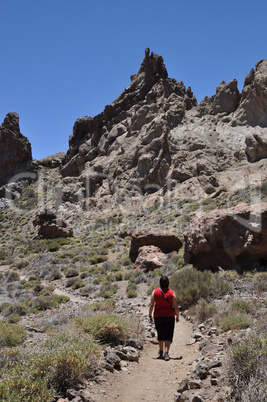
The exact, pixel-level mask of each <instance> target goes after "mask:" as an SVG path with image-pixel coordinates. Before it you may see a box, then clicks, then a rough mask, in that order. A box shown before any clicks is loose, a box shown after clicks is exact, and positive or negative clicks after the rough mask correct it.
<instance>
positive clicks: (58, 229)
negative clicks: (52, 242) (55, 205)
mask: <svg viewBox="0 0 267 402" xmlns="http://www.w3.org/2000/svg"><path fill="white" fill-rule="evenodd" d="M33 225H34V226H39V229H38V237H39V238H40V239H56V238H58V237H72V236H73V230H72V228H70V227H68V226H67V223H66V222H64V221H63V220H62V219H60V218H58V217H57V216H56V214H55V213H54V212H50V211H46V210H45V211H42V212H40V213H39V214H38V216H37V217H36V218H35V219H34V221H33Z"/></svg>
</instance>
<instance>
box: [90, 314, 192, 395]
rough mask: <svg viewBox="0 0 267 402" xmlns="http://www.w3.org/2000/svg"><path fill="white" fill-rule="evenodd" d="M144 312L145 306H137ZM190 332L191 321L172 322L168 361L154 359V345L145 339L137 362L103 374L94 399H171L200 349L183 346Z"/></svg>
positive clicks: (156, 349) (155, 352) (188, 338)
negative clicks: (173, 326) (173, 328)
mask: <svg viewBox="0 0 267 402" xmlns="http://www.w3.org/2000/svg"><path fill="white" fill-rule="evenodd" d="M141 313H142V314H144V315H146V314H147V313H148V307H147V308H144V307H143V308H141ZM191 335H192V324H191V323H189V322H188V321H186V320H185V319H184V318H183V317H181V316H180V321H179V322H178V323H176V324H175V330H174V339H173V343H172V345H171V349H170V360H169V361H165V360H159V359H157V354H158V346H157V344H152V343H151V342H149V341H148V342H145V345H144V350H142V351H141V357H140V359H139V362H138V363H129V365H128V367H127V371H114V372H113V373H109V374H107V377H106V381H105V382H104V383H102V384H101V385H98V392H97V394H95V393H93V394H94V397H95V400H96V401H98V400H103V399H104V400H105V401H108V402H113V401H117V402H136V401H138V402H139V401H145V402H151V401H166V402H169V401H173V398H174V393H175V392H176V389H177V386H178V383H179V382H180V381H181V380H183V379H184V378H185V377H186V376H187V372H188V371H189V366H190V365H191V364H192V361H193V360H195V359H196V358H197V357H198V356H199V355H200V352H199V351H198V345H197V344H193V345H187V343H188V341H189V340H190V339H191Z"/></svg>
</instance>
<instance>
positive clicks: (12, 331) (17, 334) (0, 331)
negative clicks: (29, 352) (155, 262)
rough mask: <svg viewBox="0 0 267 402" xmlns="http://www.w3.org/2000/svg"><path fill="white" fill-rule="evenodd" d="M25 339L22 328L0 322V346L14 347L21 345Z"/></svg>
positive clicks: (25, 335)
mask: <svg viewBox="0 0 267 402" xmlns="http://www.w3.org/2000/svg"><path fill="white" fill-rule="evenodd" d="M26 338H27V334H26V331H25V329H24V328H22V327H21V326H20V325H15V324H9V323H7V322H6V321H4V320H2V321H0V346H1V347H3V346H9V347H14V346H18V345H21V344H22V343H23V342H24V341H25V340H26Z"/></svg>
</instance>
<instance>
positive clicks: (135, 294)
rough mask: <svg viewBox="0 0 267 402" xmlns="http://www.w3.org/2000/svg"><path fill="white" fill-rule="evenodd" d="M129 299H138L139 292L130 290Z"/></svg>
mask: <svg viewBox="0 0 267 402" xmlns="http://www.w3.org/2000/svg"><path fill="white" fill-rule="evenodd" d="M127 297H128V298H129V299H133V298H134V297H137V292H136V290H134V289H129V290H128V292H127Z"/></svg>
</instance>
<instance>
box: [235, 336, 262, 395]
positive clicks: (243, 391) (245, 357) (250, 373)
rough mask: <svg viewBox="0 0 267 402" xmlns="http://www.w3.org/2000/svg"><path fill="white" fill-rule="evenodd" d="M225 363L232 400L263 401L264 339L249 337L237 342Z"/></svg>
mask: <svg viewBox="0 0 267 402" xmlns="http://www.w3.org/2000/svg"><path fill="white" fill-rule="evenodd" d="M265 337H266V334H265ZM227 363H228V367H227V371H228V379H229V384H230V386H231V388H232V398H234V399H233V400H235V401H240V402H259V401H264V400H265V397H266V392H267V386H266V384H267V372H266V365H267V353H266V338H265V339H264V338H263V337H261V336H258V335H251V336H250V337H247V338H243V339H239V340H237V341H236V342H235V343H234V344H233V346H232V347H231V349H230V350H229V353H228V362H227Z"/></svg>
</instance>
